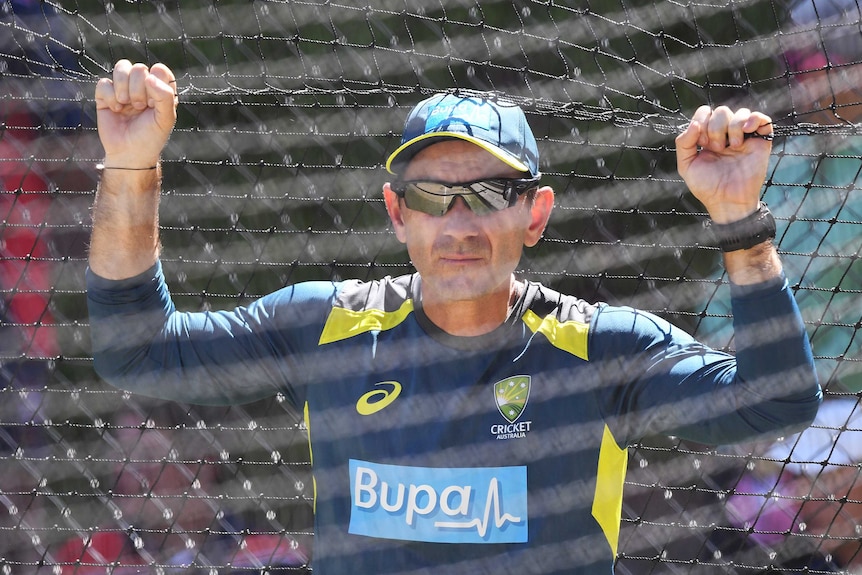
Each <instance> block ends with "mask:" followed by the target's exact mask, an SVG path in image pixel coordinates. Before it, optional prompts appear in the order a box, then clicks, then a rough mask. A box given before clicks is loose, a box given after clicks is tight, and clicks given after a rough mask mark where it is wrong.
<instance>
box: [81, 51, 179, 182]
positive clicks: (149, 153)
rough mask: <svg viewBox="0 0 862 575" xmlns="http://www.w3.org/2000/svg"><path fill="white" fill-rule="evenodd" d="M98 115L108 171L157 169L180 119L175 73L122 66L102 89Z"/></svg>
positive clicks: (159, 66)
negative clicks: (178, 117) (118, 169)
mask: <svg viewBox="0 0 862 575" xmlns="http://www.w3.org/2000/svg"><path fill="white" fill-rule="evenodd" d="M96 115H97V119H98V129H99V139H100V140H101V142H102V147H104V149H105V166H106V167H107V168H112V167H113V168H127V169H128V168H151V167H153V166H155V165H156V164H157V163H158V161H159V158H160V157H161V153H162V149H163V148H164V146H165V144H166V143H167V141H168V138H169V137H170V135H171V131H172V130H173V128H174V124H175V123H176V120H177V93H176V79H175V78H174V74H173V72H171V70H170V68H168V67H167V66H165V65H164V64H155V65H153V66H152V67H147V66H146V65H145V64H132V63H131V62H130V61H128V60H125V59H123V60H120V61H118V62H117V64H116V65H115V66H114V71H113V74H112V77H111V78H102V79H101V80H99V83H98V84H97V85H96Z"/></svg>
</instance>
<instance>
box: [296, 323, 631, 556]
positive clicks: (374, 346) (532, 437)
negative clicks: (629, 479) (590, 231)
mask: <svg viewBox="0 0 862 575" xmlns="http://www.w3.org/2000/svg"><path fill="white" fill-rule="evenodd" d="M402 311H403V310H402ZM393 317H394V316H392V315H380V314H377V318H376V319H375V320H374V321H375V322H376V323H377V324H379V325H380V327H383V328H384V329H368V330H365V331H363V332H361V333H357V330H355V329H354V328H353V327H349V329H347V330H345V331H346V332H349V333H350V336H349V337H345V338H340V339H338V338H336V339H335V340H333V341H327V342H325V343H324V344H323V345H324V347H329V346H332V347H331V349H332V350H333V351H335V350H336V349H337V350H339V351H338V352H337V353H335V354H334V355H336V356H337V357H340V358H342V359H343V358H350V366H351V368H352V372H351V374H350V376H348V377H342V378H339V379H338V380H337V381H336V380H329V381H326V383H325V385H320V386H313V387H312V389H311V390H310V392H309V402H310V404H311V405H312V407H311V408H310V410H311V437H312V451H313V458H314V465H315V475H316V477H317V478H318V487H319V491H318V494H319V495H321V494H324V493H325V494H326V495H323V497H324V499H325V502H326V509H325V511H324V514H323V515H322V516H321V515H319V517H318V519H319V520H325V518H326V517H330V518H331V519H332V520H334V521H340V520H343V517H344V516H345V515H346V513H345V511H346V509H347V508H348V507H349V501H348V498H347V497H345V496H344V495H343V494H346V493H349V492H350V486H349V485H347V484H346V482H345V480H346V479H347V477H348V474H347V472H346V466H347V462H348V460H349V459H351V458H361V459H365V460H368V461H374V462H376V463H386V464H390V465H404V466H427V467H501V466H524V467H525V468H527V469H528V483H529V491H530V492H531V493H535V494H536V495H537V497H533V496H532V495H531V502H532V503H531V506H532V507H531V510H530V516H531V520H530V521H531V523H530V531H531V533H532V534H533V535H532V536H531V540H532V539H533V537H535V539H536V540H545V541H547V540H548V539H549V538H551V539H557V538H559V537H562V538H566V537H568V538H572V537H577V536H579V534H580V535H585V534H587V533H596V532H597V531H599V530H605V531H607V530H608V526H610V530H611V533H610V534H607V537H606V539H607V541H608V542H609V543H610V544H611V547H612V548H615V537H616V535H615V534H614V532H613V531H614V530H615V529H617V528H618V524H619V512H618V511H616V512H614V511H613V510H612V511H611V512H610V514H609V515H608V517H610V519H609V520H608V521H606V522H605V523H604V524H603V523H602V521H601V520H600V519H599V518H598V517H597V521H598V523H597V524H592V525H593V526H592V527H590V528H588V524H587V523H583V522H582V523H580V526H579V527H578V528H577V529H574V531H572V525H573V523H572V521H571V520H570V517H571V515H570V514H571V513H573V512H574V513H575V514H577V515H579V516H584V515H586V516H589V514H590V513H592V514H593V515H594V516H596V509H597V507H598V508H599V509H600V510H601V509H602V508H603V507H604V506H605V503H604V502H602V503H601V504H599V505H598V506H597V501H598V495H599V493H598V491H597V489H596V486H597V484H600V483H602V481H600V480H599V479H598V477H599V474H600V471H601V460H602V452H603V449H605V448H607V447H608V443H610V444H611V450H612V451H614V452H615V453H616V454H617V456H616V457H615V459H614V460H613V465H612V467H613V466H616V467H617V468H619V467H620V464H622V466H623V469H624V458H623V459H622V461H621V460H620V457H618V455H619V449H618V448H617V447H616V445H614V444H613V439H612V438H610V441H609V438H608V435H607V433H606V427H605V425H604V422H603V421H602V418H601V415H600V411H599V409H598V406H597V405H596V401H595V398H594V394H593V393H592V391H591V390H593V389H594V388H595V385H596V384H595V382H596V381H597V378H598V374H597V373H595V371H596V370H595V369H594V367H593V366H591V365H590V364H589V363H588V362H587V361H585V356H586V325H585V324H580V325H578V326H576V329H575V331H577V332H578V333H579V335H576V336H575V337H574V338H572V337H571V336H572V333H573V332H572V329H571V328H572V327H573V326H572V325H568V324H564V322H557V321H555V320H551V321H543V320H542V319H541V318H539V316H536V315H535V314H532V312H530V313H529V314H526V317H525V319H524V320H523V322H522V323H519V324H518V326H519V329H520V330H521V331H520V336H519V337H514V338H512V339H510V340H507V342H508V343H507V344H506V345H504V346H500V347H498V348H495V349H492V350H485V351H464V350H456V349H452V348H451V347H447V346H445V345H442V344H441V343H439V342H437V341H436V340H434V338H431V337H429V336H428V334H426V333H425V331H424V330H423V329H422V327H420V325H419V323H418V322H417V321H416V320H415V318H414V317H413V316H412V314H411V313H405V314H403V315H402V316H401V317H399V318H398V321H393V322H390V323H387V320H386V318H389V319H392V318H393ZM358 319H359V317H358V316H357V317H352V320H358ZM381 320H382V321H381ZM360 321H362V320H360ZM351 323H354V324H355V323H356V322H355V321H352V322H351ZM576 323H577V322H576ZM572 339H574V340H576V343H574V344H573V343H572ZM579 355H582V356H584V357H578V356H579ZM342 371H343V370H342ZM510 389H515V390H518V389H521V390H522V391H521V393H517V392H516V393H507V391H508V390H510ZM512 406H515V408H516V409H515V410H514V411H512V409H511V408H512ZM537 421H538V422H541V425H540V426H539V427H538V428H537V427H536V423H535V422H537ZM617 476H618V477H621V475H620V474H619V473H617ZM619 485H620V487H619V490H620V491H621V481H619ZM563 493H565V497H561V494H563ZM334 494H342V495H341V496H338V495H334ZM617 495H618V494H616V493H614V494H613V495H612V499H613V498H616V497H617ZM338 509H342V511H341V512H339V511H338ZM318 510H319V511H320V510H321V509H320V508H319V509H318ZM330 514H331V515H330ZM339 518H340V519H339ZM575 532H577V533H575ZM603 538H604V537H603Z"/></svg>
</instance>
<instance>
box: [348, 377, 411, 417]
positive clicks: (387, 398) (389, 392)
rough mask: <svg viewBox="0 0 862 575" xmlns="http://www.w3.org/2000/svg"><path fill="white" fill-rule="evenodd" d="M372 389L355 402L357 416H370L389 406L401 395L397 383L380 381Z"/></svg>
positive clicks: (399, 386) (399, 385)
mask: <svg viewBox="0 0 862 575" xmlns="http://www.w3.org/2000/svg"><path fill="white" fill-rule="evenodd" d="M380 386H383V389H374V390H372V391H369V392H368V393H366V394H364V395H363V396H362V397H360V398H359V399H358V400H357V402H356V412H357V413H358V414H359V415H372V414H374V413H377V412H378V411H380V410H381V409H383V408H384V407H387V406H389V405H390V404H391V403H392V402H393V401H395V400H396V399H397V398H398V396H399V395H401V384H400V383H398V382H397V381H381V382H380V383H378V384H376V387H380Z"/></svg>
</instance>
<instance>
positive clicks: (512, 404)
mask: <svg viewBox="0 0 862 575" xmlns="http://www.w3.org/2000/svg"><path fill="white" fill-rule="evenodd" d="M494 399H495V400H496V405H497V410H498V411H499V412H500V415H502V416H503V417H504V418H505V419H506V421H508V422H509V423H506V424H494V425H492V426H491V434H492V435H494V436H495V437H496V438H497V439H517V438H520V437H526V436H527V432H528V431H530V425H531V424H532V423H533V422H532V421H518V420H519V419H520V418H521V415H522V414H523V413H524V408H525V407H526V406H527V401H528V400H529V399H530V376H529V375H516V376H514V377H510V378H507V379H504V380H502V381H498V382H497V383H495V384H494Z"/></svg>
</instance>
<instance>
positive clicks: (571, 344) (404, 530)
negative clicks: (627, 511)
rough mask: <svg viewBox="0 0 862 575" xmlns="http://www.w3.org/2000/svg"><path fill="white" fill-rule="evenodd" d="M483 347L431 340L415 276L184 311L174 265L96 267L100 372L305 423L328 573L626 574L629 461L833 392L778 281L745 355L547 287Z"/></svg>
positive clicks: (740, 327)
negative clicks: (176, 298)
mask: <svg viewBox="0 0 862 575" xmlns="http://www.w3.org/2000/svg"><path fill="white" fill-rule="evenodd" d="M524 285H525V286H526V287H525V289H524V290H523V291H522V294H521V297H520V298H519V299H518V301H517V303H516V304H515V306H514V308H513V310H512V312H511V314H510V315H509V317H508V319H507V320H506V321H505V323H504V324H503V325H501V326H500V327H499V328H498V329H496V330H494V331H493V332H491V333H489V334H486V335H483V336H478V337H456V336H452V335H449V334H447V333H445V332H443V331H441V330H440V329H439V328H437V327H436V326H434V324H432V323H431V322H430V321H429V319H428V318H427V316H425V314H424V313H423V311H422V308H421V296H420V294H421V279H420V277H419V276H418V275H415V274H414V275H405V276H400V277H395V278H391V277H387V278H384V279H381V280H378V281H372V282H360V281H344V282H337V283H331V282H307V283H301V284H297V285H293V286H289V287H285V288H283V289H281V290H278V291H276V292H274V293H272V294H270V295H267V296H265V297H263V298H261V299H259V300H257V301H255V302H253V303H251V304H250V305H248V306H246V307H240V308H237V309H235V310H232V311H214V312H196V313H184V312H180V311H177V310H176V309H175V307H174V305H173V303H172V301H171V298H170V294H169V292H168V288H167V286H166V284H165V281H164V278H163V274H162V271H161V267H160V265H159V264H157V265H156V266H154V267H153V268H152V269H151V270H149V271H148V272H146V273H144V274H142V275H141V276H138V277H136V278H131V279H129V280H122V281H108V280H105V279H103V278H99V277H97V276H95V275H94V274H92V273H91V272H89V273H88V289H89V292H88V298H89V306H90V318H91V328H92V338H93V353H94V361H95V367H96V369H97V371H98V373H99V374H101V376H102V377H103V378H104V379H105V380H107V381H108V382H109V383H111V384H113V385H115V386H117V387H119V388H122V389H126V390H129V391H132V392H135V393H140V394H144V395H148V396H153V397H158V398H163V399H169V400H177V401H183V402H189V403H202V404H232V403H241V402H249V401H253V400H257V399H261V398H263V397H266V396H272V395H274V394H277V393H280V394H283V396H284V397H287V398H288V399H289V400H290V401H291V402H292V403H293V404H295V405H296V406H297V407H298V408H300V409H304V412H305V417H306V420H307V424H308V429H309V436H310V439H309V441H310V445H311V452H312V461H313V471H314V478H315V487H316V489H315V537H314V551H313V565H314V570H315V572H318V573H322V574H323V575H341V574H344V573H354V574H357V575H365V574H375V575H376V574H395V573H399V574H407V573H410V574H432V573H433V574H434V575H447V574H452V575H454V574H458V575H462V574H464V573H470V574H489V575H490V574H495V575H502V574H509V573H511V574H515V573H517V574H519V575H525V574H541V575H562V574H567V575H571V574H575V575H581V574H583V575H586V574H591V575H593V574H596V573H611V572H612V570H613V563H614V559H615V556H616V553H617V547H618V538H619V526H620V515H621V507H622V496H623V481H624V476H625V470H626V463H627V453H626V447H627V445H629V444H630V443H632V442H634V441H636V440H637V439H639V438H641V437H642V436H644V435H645V434H654V433H672V434H676V435H678V436H680V437H683V438H687V439H689V440H693V441H697V442H701V443H707V444H719V443H728V442H735V441H740V440H744V439H748V438H751V437H754V436H759V435H761V434H764V433H771V432H778V431H779V430H780V431H781V432H785V431H788V430H791V429H799V428H801V427H804V426H805V425H807V424H808V423H809V422H810V421H811V420H812V419H813V417H814V415H815V413H816V411H817V407H818V405H819V402H820V399H821V394H820V388H819V384H818V382H817V378H816V374H815V372H814V368H813V359H812V354H811V350H810V347H809V343H808V338H807V337H806V334H805V330H804V326H803V324H802V321H801V319H800V316H799V312H798V309H797V307H796V304H795V302H794V300H793V297H792V294H791V293H790V290H789V288H788V285H787V282H786V280H785V279H784V278H783V277H781V278H778V279H776V280H774V281H770V282H766V283H764V284H761V285H758V286H748V287H746V288H741V287H739V286H733V287H732V300H733V301H732V305H733V312H734V317H735V320H734V324H735V333H736V336H735V337H736V342H737V348H738V351H737V354H736V357H734V356H731V355H728V354H726V353H722V352H719V351H716V350H713V349H710V348H708V347H706V346H704V345H702V344H700V343H698V342H697V341H695V340H694V339H693V338H692V337H690V336H689V335H688V334H686V333H685V332H683V331H682V330H680V329H678V328H676V327H674V326H672V325H671V324H669V323H668V322H666V321H664V320H663V319H660V318H659V317H656V316H655V315H651V314H649V313H645V312H643V311H638V310H636V309H632V308H628V307H618V306H611V305H606V304H592V303H588V302H586V301H583V300H581V299H578V298H576V297H572V296H568V295H563V294H560V293H557V292H555V291H553V290H551V289H549V288H547V287H545V286H543V285H541V284H539V283H534V282H525V284H524Z"/></svg>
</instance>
